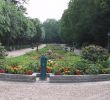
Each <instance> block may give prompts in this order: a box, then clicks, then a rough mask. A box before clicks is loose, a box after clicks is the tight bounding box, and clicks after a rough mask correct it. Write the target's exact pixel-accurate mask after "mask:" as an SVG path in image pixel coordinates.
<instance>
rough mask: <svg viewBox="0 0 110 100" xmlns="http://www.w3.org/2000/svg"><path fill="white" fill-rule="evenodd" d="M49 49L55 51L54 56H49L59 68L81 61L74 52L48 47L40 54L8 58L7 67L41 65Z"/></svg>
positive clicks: (33, 52)
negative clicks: (43, 56)
mask: <svg viewBox="0 0 110 100" xmlns="http://www.w3.org/2000/svg"><path fill="white" fill-rule="evenodd" d="M49 49H51V50H52V51H53V54H52V55H48V58H49V59H52V60H53V61H55V63H57V64H58V65H59V66H70V65H72V64H73V63H74V62H76V61H79V60H80V56H77V55H75V54H74V53H73V52H65V51H64V50H63V49H62V48H61V47H60V46H58V45H47V47H45V48H43V49H40V50H39V51H38V52H37V51H32V52H29V53H27V54H25V55H22V56H18V57H14V58H7V59H6V63H5V65H8V66H11V65H21V66H28V65H29V64H30V63H38V64H39V62H40V57H41V55H42V54H45V53H47V52H48V50H49Z"/></svg>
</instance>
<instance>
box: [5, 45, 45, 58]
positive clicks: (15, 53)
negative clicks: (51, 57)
mask: <svg viewBox="0 0 110 100" xmlns="http://www.w3.org/2000/svg"><path fill="white" fill-rule="evenodd" d="M45 46H46V44H42V45H40V46H39V49H41V48H44V47H45ZM32 50H36V47H35V48H34V49H32V48H26V49H21V50H15V51H10V52H7V53H8V57H17V56H20V55H24V54H25V53H27V52H30V51H32Z"/></svg>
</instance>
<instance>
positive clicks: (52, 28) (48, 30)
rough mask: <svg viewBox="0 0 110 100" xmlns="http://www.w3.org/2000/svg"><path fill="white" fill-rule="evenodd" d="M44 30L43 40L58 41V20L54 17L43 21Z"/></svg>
mask: <svg viewBox="0 0 110 100" xmlns="http://www.w3.org/2000/svg"><path fill="white" fill-rule="evenodd" d="M43 27H44V30H45V42H60V37H59V34H60V33H59V22H58V21H56V20H55V19H47V20H46V21H45V22H44V23H43Z"/></svg>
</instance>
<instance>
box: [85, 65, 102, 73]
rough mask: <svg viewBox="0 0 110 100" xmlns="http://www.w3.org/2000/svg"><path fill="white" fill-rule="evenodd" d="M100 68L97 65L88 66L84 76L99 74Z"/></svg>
mask: <svg viewBox="0 0 110 100" xmlns="http://www.w3.org/2000/svg"><path fill="white" fill-rule="evenodd" d="M100 70H101V68H100V66H98V65H97V64H90V65H89V67H88V68H87V69H86V70H85V73H86V74H100Z"/></svg>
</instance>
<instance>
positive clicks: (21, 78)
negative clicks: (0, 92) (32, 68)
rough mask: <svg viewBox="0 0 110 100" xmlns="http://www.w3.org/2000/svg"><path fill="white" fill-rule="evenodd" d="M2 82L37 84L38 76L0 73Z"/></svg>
mask: <svg viewBox="0 0 110 100" xmlns="http://www.w3.org/2000/svg"><path fill="white" fill-rule="evenodd" d="M0 80H3V81H18V82H35V81H36V75H35V74H32V75H24V74H7V73H0Z"/></svg>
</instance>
